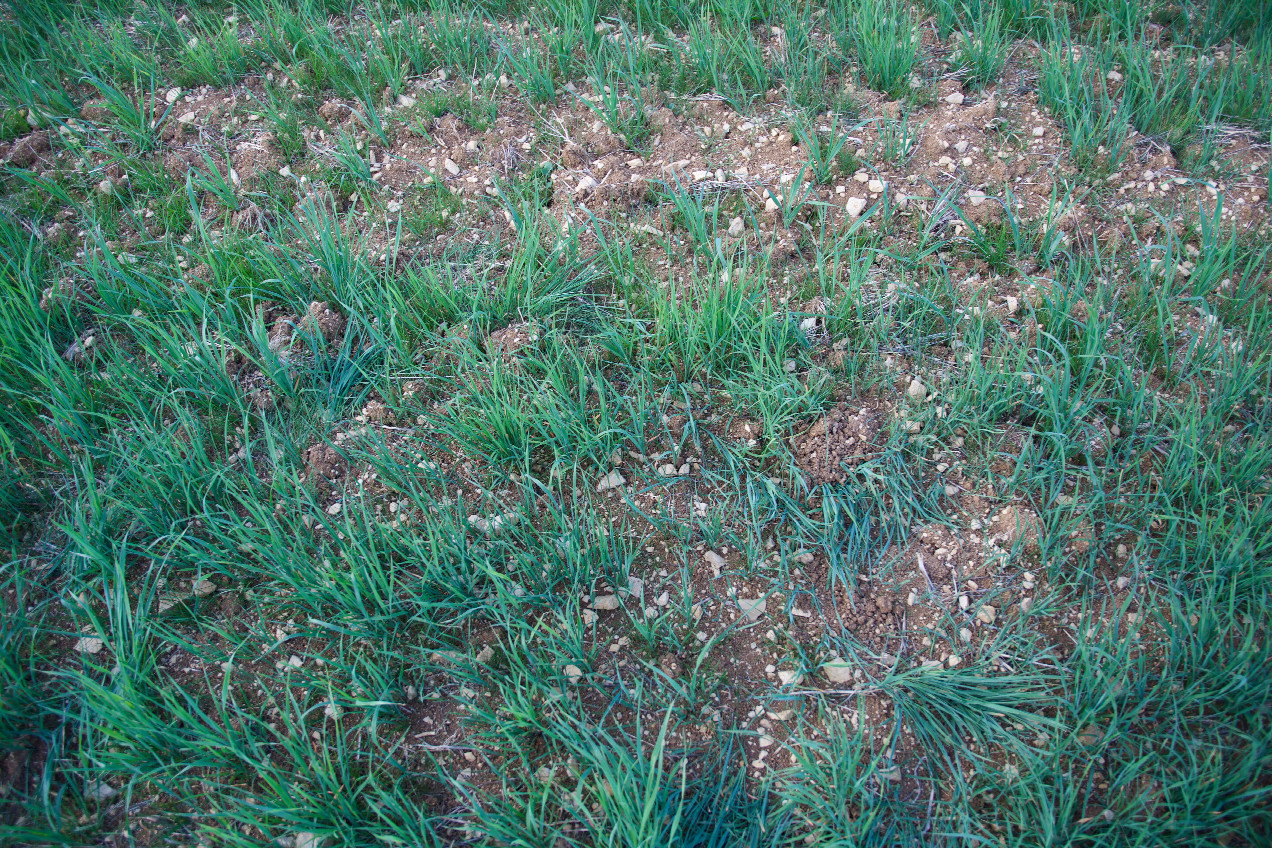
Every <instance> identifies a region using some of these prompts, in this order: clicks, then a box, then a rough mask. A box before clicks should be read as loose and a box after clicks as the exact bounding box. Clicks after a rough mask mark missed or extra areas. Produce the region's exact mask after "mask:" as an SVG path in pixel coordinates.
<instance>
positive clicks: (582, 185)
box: [574, 174, 600, 194]
mask: <svg viewBox="0 0 1272 848" xmlns="http://www.w3.org/2000/svg"><path fill="white" fill-rule="evenodd" d="M598 185H600V183H598V182H597V181H596V178H595V177H593V176H591V175H590V174H589V175H588V176H585V177H584V178H583V179H581V180H579V184H578V185H576V186H575V187H574V193H575V194H582V193H583V192H585V191H590V190H591V189H594V188H596V187H597V186H598Z"/></svg>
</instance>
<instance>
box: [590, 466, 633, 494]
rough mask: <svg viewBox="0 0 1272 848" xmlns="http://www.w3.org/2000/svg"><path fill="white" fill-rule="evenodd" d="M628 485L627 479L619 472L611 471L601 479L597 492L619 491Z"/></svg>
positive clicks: (597, 485)
mask: <svg viewBox="0 0 1272 848" xmlns="http://www.w3.org/2000/svg"><path fill="white" fill-rule="evenodd" d="M626 484H627V480H626V478H624V477H623V475H622V474H620V473H619V472H617V471H611V472H610V473H608V474H606V475H605V476H604V477H602V478H601V479H600V482H598V483H597V484H596V491H598V492H608V491H609V490H610V489H618V488H621V487H622V486H625V485H626Z"/></svg>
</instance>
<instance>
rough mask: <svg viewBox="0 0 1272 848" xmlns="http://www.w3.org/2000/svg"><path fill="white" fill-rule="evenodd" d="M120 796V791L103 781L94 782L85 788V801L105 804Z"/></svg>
mask: <svg viewBox="0 0 1272 848" xmlns="http://www.w3.org/2000/svg"><path fill="white" fill-rule="evenodd" d="M118 794H119V790H118V789H116V788H115V787H113V786H111V785H110V784H109V783H106V782H104V781H101V780H94V781H92V782H91V783H89V784H88V785H87V786H85V787H84V800H85V801H92V802H94V803H97V804H104V803H106V802H107V801H109V800H110V799H111V798H114V797H115V796H116V795H118Z"/></svg>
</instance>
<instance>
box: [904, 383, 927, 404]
mask: <svg viewBox="0 0 1272 848" xmlns="http://www.w3.org/2000/svg"><path fill="white" fill-rule="evenodd" d="M905 393H906V394H907V395H908V396H909V398H910V400H912V401H914V402H915V403H922V402H923V399H924V398H926V397H927V386H925V385H923V381H922V380H920V379H918V378H917V377H915V378H914V379H912V380H911V381H910V387H909V388H907V389H906V390H905Z"/></svg>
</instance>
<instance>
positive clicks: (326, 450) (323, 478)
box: [305, 442, 349, 495]
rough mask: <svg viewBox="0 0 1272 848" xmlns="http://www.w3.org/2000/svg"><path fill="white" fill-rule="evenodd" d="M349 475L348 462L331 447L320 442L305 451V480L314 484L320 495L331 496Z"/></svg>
mask: <svg viewBox="0 0 1272 848" xmlns="http://www.w3.org/2000/svg"><path fill="white" fill-rule="evenodd" d="M348 474H349V463H348V461H346V460H345V458H344V457H343V456H341V455H340V453H339V452H338V451H337V450H336V449H335V448H333V447H332V446H331V445H329V444H327V443H325V442H319V443H318V444H315V445H311V446H310V447H308V448H306V449H305V479H306V480H307V481H309V482H311V483H313V484H314V485H315V486H316V487H317V489H318V491H319V493H321V494H323V495H327V494H330V493H331V492H333V491H334V490H335V489H336V488H337V487H339V485H340V483H341V482H342V481H343V480H344V479H345V477H347V476H348Z"/></svg>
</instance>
